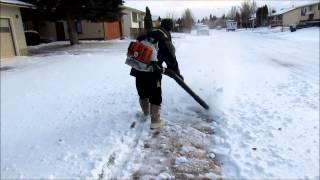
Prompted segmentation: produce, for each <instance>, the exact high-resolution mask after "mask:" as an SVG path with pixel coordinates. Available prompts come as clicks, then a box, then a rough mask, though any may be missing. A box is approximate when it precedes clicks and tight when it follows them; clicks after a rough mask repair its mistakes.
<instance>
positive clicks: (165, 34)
mask: <svg viewBox="0 0 320 180" xmlns="http://www.w3.org/2000/svg"><path fill="white" fill-rule="evenodd" d="M152 32H153V33H154V34H156V35H157V36H158V37H161V38H165V39H168V38H169V37H170V35H169V34H168V32H167V31H166V30H164V29H163V28H154V29H152Z"/></svg>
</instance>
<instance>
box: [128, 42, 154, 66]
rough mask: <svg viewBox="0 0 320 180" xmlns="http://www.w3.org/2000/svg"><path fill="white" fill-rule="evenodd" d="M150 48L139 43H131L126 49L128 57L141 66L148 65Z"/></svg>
mask: <svg viewBox="0 0 320 180" xmlns="http://www.w3.org/2000/svg"><path fill="white" fill-rule="evenodd" d="M152 52H153V50H152V48H151V47H149V46H147V45H144V44H143V43H141V42H137V41H134V42H131V43H130V45H129V48H128V54H127V55H128V57H131V58H133V59H135V60H137V61H139V62H142V63H143V64H149V63H150V61H151V56H152Z"/></svg>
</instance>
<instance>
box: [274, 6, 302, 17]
mask: <svg viewBox="0 0 320 180" xmlns="http://www.w3.org/2000/svg"><path fill="white" fill-rule="evenodd" d="M295 9H297V7H295V8H286V9H280V10H279V11H277V12H275V13H273V14H271V15H270V16H278V15H281V14H285V13H287V12H289V11H292V10H295Z"/></svg>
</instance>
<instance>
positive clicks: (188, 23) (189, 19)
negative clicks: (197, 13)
mask: <svg viewBox="0 0 320 180" xmlns="http://www.w3.org/2000/svg"><path fill="white" fill-rule="evenodd" d="M181 21H182V22H181V25H182V28H183V31H185V32H191V28H192V25H193V23H194V18H193V15H192V12H191V10H190V9H189V8H187V9H186V10H185V11H184V12H183V14H182V20H181Z"/></svg>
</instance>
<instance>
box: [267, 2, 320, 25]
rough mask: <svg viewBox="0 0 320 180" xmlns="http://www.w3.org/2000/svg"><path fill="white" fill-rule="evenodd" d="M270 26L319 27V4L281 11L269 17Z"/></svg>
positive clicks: (313, 3) (309, 4) (314, 3)
mask: <svg viewBox="0 0 320 180" xmlns="http://www.w3.org/2000/svg"><path fill="white" fill-rule="evenodd" d="M269 21H270V24H271V26H291V25H308V24H309V25H319V23H320V2H312V3H308V4H305V5H301V6H298V7H294V8H289V9H282V10H280V11H278V12H276V13H273V14H271V15H270V16H269Z"/></svg>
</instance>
